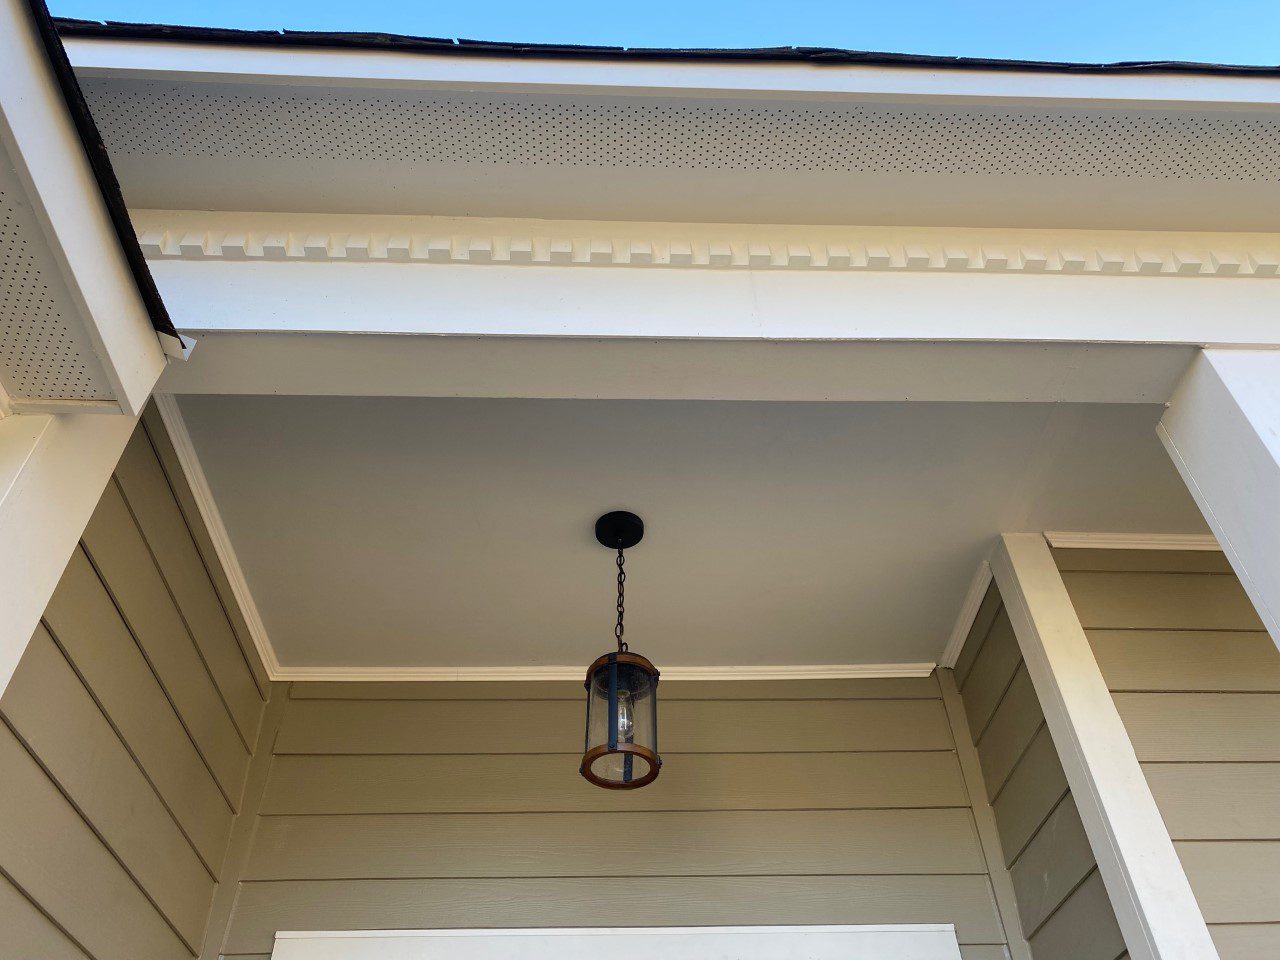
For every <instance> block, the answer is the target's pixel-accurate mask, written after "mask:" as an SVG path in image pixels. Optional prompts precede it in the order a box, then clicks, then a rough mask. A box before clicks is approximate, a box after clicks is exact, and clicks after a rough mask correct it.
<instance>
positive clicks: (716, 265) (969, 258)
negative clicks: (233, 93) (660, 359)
mask: <svg viewBox="0 0 1280 960" xmlns="http://www.w3.org/2000/svg"><path fill="white" fill-rule="evenodd" d="M133 219H134V224H135V227H136V229H137V231H138V239H139V242H140V243H141V245H142V249H143V252H144V253H145V254H146V256H147V257H148V258H150V259H156V260H296V261H343V262H367V261H376V262H389V263H420V264H421V263H447V264H502V265H507V266H510V265H520V264H527V265H540V266H565V267H631V268H645V269H653V268H668V269H670V268H694V269H749V270H822V271H829V270H893V271H904V270H906V271H925V272H927V271H952V272H956V271H961V272H963V271H981V272H986V273H1064V274H1099V275H1132V276H1165V277H1248V278H1272V277H1276V276H1278V275H1280V235H1273V234H1234V233H1217V234H1191V233H1187V234H1183V233H1136V232H1127V231H1126V232H1121V231H1084V230H996V229H986V228H984V229H976V228H975V229H935V228H928V229H925V228H919V229H907V228H894V227H827V226H811V227H801V226H757V225H746V224H743V225H739V224H677V223H620V222H585V221H546V220H488V219H484V220H482V219H471V218H449V217H389V216H360V215H346V214H335V215H306V214H288V213H280V214H263V213H219V212H214V213H208V212H192V211H165V210H142V211H136V212H135V213H134V215H133Z"/></svg>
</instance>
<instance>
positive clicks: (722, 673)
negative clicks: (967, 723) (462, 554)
mask: <svg viewBox="0 0 1280 960" xmlns="http://www.w3.org/2000/svg"><path fill="white" fill-rule="evenodd" d="M586 662H587V661H586V659H585V658H584V660H583V662H582V664H574V665H572V666H556V667H281V666H278V665H277V667H276V671H275V675H274V676H273V677H272V679H273V680H311V681H316V680H324V681H329V682H334V681H347V680H350V681H363V682H366V683H368V682H382V681H385V682H388V683H391V682H396V681H400V682H403V681H418V682H441V681H462V682H468V681H488V682H493V681H529V680H575V681H581V680H582V678H583V676H585V674H584V671H585V670H586V666H585V664H586ZM935 666H936V664H933V663H827V664H781V665H776V666H719V667H717V666H711V667H664V668H662V676H663V678H664V679H666V680H853V679H880V678H886V677H927V676H929V675H930V674H931V673H933V670H934V667H935Z"/></svg>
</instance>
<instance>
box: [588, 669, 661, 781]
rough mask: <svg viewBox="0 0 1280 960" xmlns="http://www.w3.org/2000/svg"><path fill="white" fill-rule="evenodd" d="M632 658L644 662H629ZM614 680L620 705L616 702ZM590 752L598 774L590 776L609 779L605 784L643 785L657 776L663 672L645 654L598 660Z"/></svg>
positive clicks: (592, 681) (592, 684) (592, 682)
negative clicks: (611, 661)
mask: <svg viewBox="0 0 1280 960" xmlns="http://www.w3.org/2000/svg"><path fill="white" fill-rule="evenodd" d="M632 659H634V660H636V661H641V662H628V661H629V660H632ZM611 675H612V677H614V679H612V681H611ZM611 683H612V684H613V685H614V688H615V690H616V695H615V696H614V697H613V698H612V702H614V703H616V707H612V706H611V697H610V687H611ZM599 748H604V749H603V750H600V749H599ZM584 751H585V753H586V754H587V756H588V757H590V758H591V759H589V760H588V759H587V757H584V760H583V762H584V766H585V767H587V768H588V769H589V770H590V773H591V774H592V777H588V779H593V778H594V779H595V780H597V781H604V783H603V784H602V785H603V786H613V787H617V788H621V789H626V788H629V787H633V786H643V785H644V784H645V783H648V782H649V781H650V780H652V779H653V778H654V777H656V776H657V769H656V767H657V760H658V758H657V753H658V676H657V671H656V670H655V669H654V668H653V666H652V664H649V662H648V661H647V660H645V659H644V658H643V657H639V656H636V655H634V654H630V655H629V654H619V655H618V662H616V663H610V662H609V661H608V659H607V658H603V657H602V658H601V659H600V660H598V661H597V662H596V663H595V664H594V665H593V670H592V673H591V675H590V677H589V678H588V679H587V735H586V743H585V745H584ZM593 751H594V753H593ZM584 773H585V770H584Z"/></svg>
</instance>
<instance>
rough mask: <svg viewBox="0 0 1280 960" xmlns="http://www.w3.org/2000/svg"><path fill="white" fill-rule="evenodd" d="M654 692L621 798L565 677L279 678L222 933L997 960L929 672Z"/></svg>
mask: <svg viewBox="0 0 1280 960" xmlns="http://www.w3.org/2000/svg"><path fill="white" fill-rule="evenodd" d="M468 692H473V693H474V696H472V697H470V698H467V696H466V695H467V694H468ZM504 692H506V693H508V695H509V696H508V697H507V698H506V699H504V698H503V697H502V694H503V693H504ZM663 693H664V703H665V706H664V707H663V710H662V723H663V731H662V732H663V750H664V756H665V757H666V760H667V764H666V766H665V768H664V770H663V773H662V776H661V777H660V778H659V779H658V780H657V782H656V783H654V784H653V785H652V786H650V787H647V788H645V789H644V790H638V791H635V792H631V793H615V792H612V791H605V790H600V789H598V788H595V787H592V786H590V785H589V784H587V783H586V782H585V781H584V780H582V779H581V777H579V776H578V772H577V762H578V757H577V753H576V750H577V749H578V747H579V743H580V739H581V725H582V691H581V687H580V685H578V684H555V683H547V684H506V685H503V684H426V683H423V684H387V685H382V684H352V685H334V684H303V683H297V684H294V685H293V686H292V690H291V699H290V700H289V702H288V704H287V706H286V708H285V713H284V717H283V719H282V723H281V727H280V733H279V736H278V737H277V738H276V740H275V749H274V753H275V755H274V756H273V758H272V762H271V765H270V770H269V774H268V776H267V783H266V784H265V789H264V791H263V797H262V803H261V807H260V810H259V814H260V815H259V818H258V823H257V826H256V828H255V830H254V833H253V839H252V845H251V849H250V850H249V853H248V857H247V861H246V866H245V868H244V871H243V873H242V875H241V877H242V882H241V884H240V891H239V894H238V896H237V898H236V902H235V906H234V909H233V912H232V916H231V921H230V924H229V927H228V930H227V934H226V938H225V941H224V943H223V945H222V949H223V950H224V952H225V953H227V954H231V955H238V954H244V955H255V954H263V953H266V952H268V951H269V950H270V948H271V942H272V934H273V932H274V931H275V930H278V929H308V928H316V927H323V928H325V929H343V928H357V929H358V928H375V927H438V926H524V925H530V926H539V925H564V926H592V925H608V924H617V923H619V922H622V921H623V920H625V922H627V923H634V924H640V925H678V924H718V923H724V924H762V923H862V922H866V923H892V922H953V923H955V924H956V926H957V929H958V931H959V936H960V939H961V942H962V943H964V944H965V945H966V947H967V948H968V947H972V948H975V949H974V951H973V952H970V953H968V954H966V956H969V957H971V958H972V960H993V958H998V957H1003V956H1004V953H1003V950H1004V942H1005V937H1004V931H1003V927H1002V925H1001V922H1000V918H999V913H998V910H997V908H996V905H995V900H994V895H993V892H992V886H991V883H990V880H989V878H988V876H987V870H986V859H985V857H984V853H983V850H982V849H981V846H980V843H979V840H978V834H977V830H976V827H975V823H974V818H973V814H972V811H971V809H970V806H969V801H968V797H967V793H966V789H965V784H964V780H963V778H962V776H961V772H960V768H959V763H958V760H957V756H956V752H955V749H954V742H953V740H952V737H951V732H950V725H949V721H948V719H947V714H946V712H945V710H944V709H943V705H942V701H941V695H940V690H939V687H938V683H937V680H936V679H935V678H922V679H908V680H884V681H880V680H860V681H859V680H854V681H831V682H823V683H819V684H812V685H809V684H798V683H767V682H757V683H745V684H738V683H732V684H731V683H726V684H707V683H693V682H687V683H679V682H670V683H667V684H665V685H664V688H663ZM621 902H626V904H627V908H626V911H625V916H624V917H620V915H619V914H618V904H619V903H621ZM978 948H982V949H978ZM986 948H990V949H989V950H988V949H986Z"/></svg>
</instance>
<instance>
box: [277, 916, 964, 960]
mask: <svg viewBox="0 0 1280 960" xmlns="http://www.w3.org/2000/svg"><path fill="white" fill-rule="evenodd" d="M602 938H607V944H606V942H605V941H604V940H602ZM601 952H607V953H608V954H609V956H610V957H613V958H615V960H648V958H650V957H652V956H654V955H655V953H657V954H659V955H661V956H663V957H666V958H667V960H702V958H704V957H734V958H735V960H802V958H803V960H960V947H959V945H958V944H957V942H956V934H955V927H954V926H952V925H951V924H949V923H948V924H941V923H930V924H923V923H922V924H885V925H879V924H877V925H871V924H867V925H857V926H853V925H850V926H821V925H813V926H785V927H781V926H780V927H764V926H761V927H612V928H610V927H602V928H596V929H553V928H545V929H532V930H530V929H522V930H341V931H300V932H295V931H281V932H278V933H277V934H276V939H275V948H274V950H273V951H272V954H271V956H272V958H273V960H445V958H447V960H505V958H507V957H512V956H521V957H526V958H528V960H591V958H594V957H597V956H599V955H600V954H601Z"/></svg>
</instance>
